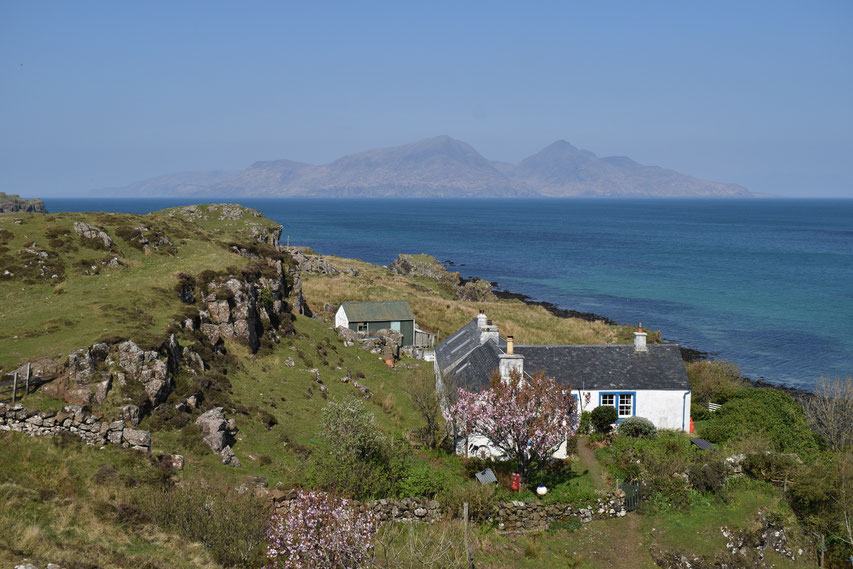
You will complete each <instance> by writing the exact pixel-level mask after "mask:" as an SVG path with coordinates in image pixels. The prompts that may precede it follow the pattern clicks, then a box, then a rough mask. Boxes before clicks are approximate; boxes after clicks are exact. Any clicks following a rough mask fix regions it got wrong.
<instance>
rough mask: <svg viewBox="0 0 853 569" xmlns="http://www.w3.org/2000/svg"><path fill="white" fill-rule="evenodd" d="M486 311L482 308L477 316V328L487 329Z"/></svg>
mask: <svg viewBox="0 0 853 569" xmlns="http://www.w3.org/2000/svg"><path fill="white" fill-rule="evenodd" d="M486 322H487V320H486V311H485V310H483V309H482V308H481V309H480V313H479V314H478V315H477V328H480V329H483V328H485V327H486Z"/></svg>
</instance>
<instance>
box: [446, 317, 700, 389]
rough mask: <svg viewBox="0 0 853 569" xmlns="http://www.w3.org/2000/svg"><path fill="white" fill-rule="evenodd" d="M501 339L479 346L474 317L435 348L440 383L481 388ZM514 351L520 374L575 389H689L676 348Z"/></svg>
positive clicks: (532, 348) (503, 343)
mask: <svg viewBox="0 0 853 569" xmlns="http://www.w3.org/2000/svg"><path fill="white" fill-rule="evenodd" d="M505 350H506V340H505V339H504V338H500V339H499V342H498V344H497V345H496V344H495V343H493V342H486V343H485V344H482V345H481V344H480V329H479V328H478V326H477V319H476V318H475V319H474V320H472V321H471V322H468V323H467V324H465V326H463V327H462V328H460V329H459V330H457V331H456V333H455V334H453V335H451V336H449V337H448V338H447V339H445V340H444V341H442V342H441V343H439V344H438V345H437V346H436V347H435V360H436V364H437V365H438V368H439V370H440V371H441V375H442V377H443V378H444V379H445V381H449V380H451V379H455V383H456V384H457V385H459V386H460V387H465V388H467V389H482V388H484V387H486V386H488V384H489V379H490V378H491V377H492V374H493V373H494V372H495V370H496V369H498V367H499V365H500V354H501V353H503V352H504V351H505ZM515 353H516V354H520V355H522V356H524V371H525V373H528V374H533V373H536V372H538V371H544V372H545V373H546V374H547V375H549V376H551V377H554V378H556V379H557V381H559V382H560V383H563V384H565V385H570V386H571V387H573V388H575V389H589V390H629V389H630V390H632V391H633V390H637V389H661V390H678V391H686V390H688V389H690V381H689V380H688V378H687V371H686V370H685V369H684V361H683V360H682V358H681V350H680V349H679V347H678V345H676V344H649V345H648V347H647V351H645V352H637V351H636V350H635V349H634V345H633V344H605V345H565V346H548V345H541V346H525V345H520V346H519V345H516V346H515Z"/></svg>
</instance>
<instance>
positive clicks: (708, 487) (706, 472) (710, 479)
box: [687, 458, 728, 492]
mask: <svg viewBox="0 0 853 569" xmlns="http://www.w3.org/2000/svg"><path fill="white" fill-rule="evenodd" d="M687 473H688V476H689V478H690V485H691V486H692V487H693V489H694V490H698V491H699V492H717V491H719V490H721V489H722V488H723V485H724V484H725V482H726V475H727V474H728V467H727V466H726V463H725V462H723V461H722V460H720V459H714V458H712V459H710V460H707V461H705V462H700V463H695V464H691V465H690V467H689V469H688V471H687Z"/></svg>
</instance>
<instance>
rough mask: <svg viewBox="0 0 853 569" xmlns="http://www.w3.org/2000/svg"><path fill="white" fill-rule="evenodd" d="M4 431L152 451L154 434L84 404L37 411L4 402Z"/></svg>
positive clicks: (0, 419)
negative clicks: (108, 417) (67, 435)
mask: <svg viewBox="0 0 853 569" xmlns="http://www.w3.org/2000/svg"><path fill="white" fill-rule="evenodd" d="M0 431H17V432H22V433H27V434H28V435H30V436H51V435H58V434H60V433H70V434H72V435H76V436H78V437H80V438H81V439H83V440H84V441H85V442H86V443H87V444H90V445H98V446H101V445H106V444H117V445H121V446H123V447H125V448H133V449H136V450H143V451H145V452H150V451H151V434H150V433H149V432H148V431H143V430H141V429H133V428H130V427H129V426H128V424H127V423H126V422H125V421H124V420H118V421H101V420H100V419H99V418H98V417H96V416H95V415H93V414H92V412H91V411H89V409H88V408H87V407H86V406H84V405H69V406H67V407H64V408H63V409H62V410H61V411H36V410H32V409H25V408H24V407H23V405H21V404H18V405H6V404H5V403H0Z"/></svg>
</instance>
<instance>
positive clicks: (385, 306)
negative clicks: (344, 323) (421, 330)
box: [341, 300, 415, 322]
mask: <svg viewBox="0 0 853 569" xmlns="http://www.w3.org/2000/svg"><path fill="white" fill-rule="evenodd" d="M341 306H343V307H344V312H346V315H347V319H348V320H349V321H350V322H385V321H387V320H414V319H415V315H414V314H412V309H411V308H409V303H408V302H406V301H405V300H388V301H383V302H343V303H341Z"/></svg>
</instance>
